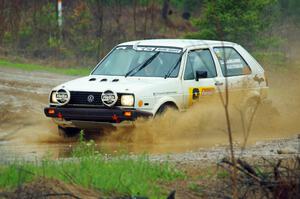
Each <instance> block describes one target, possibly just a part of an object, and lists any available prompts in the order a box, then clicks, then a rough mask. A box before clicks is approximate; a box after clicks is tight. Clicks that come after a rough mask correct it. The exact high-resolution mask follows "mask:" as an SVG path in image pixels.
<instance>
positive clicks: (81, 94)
mask: <svg viewBox="0 0 300 199" xmlns="http://www.w3.org/2000/svg"><path fill="white" fill-rule="evenodd" d="M70 94H71V99H70V102H69V103H68V105H83V106H103V103H102V101H101V94H102V93H101V92H85V91H71V92H70ZM90 95H92V96H94V100H93V101H92V102H89V101H88V96H90ZM117 95H118V101H117V102H116V104H115V106H121V95H122V93H117Z"/></svg>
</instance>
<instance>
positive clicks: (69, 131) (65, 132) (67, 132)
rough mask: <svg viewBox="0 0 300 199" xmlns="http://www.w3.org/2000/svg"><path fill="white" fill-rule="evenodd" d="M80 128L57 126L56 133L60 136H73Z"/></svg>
mask: <svg viewBox="0 0 300 199" xmlns="http://www.w3.org/2000/svg"><path fill="white" fill-rule="evenodd" d="M80 131H81V129H79V128H72V127H67V128H64V127H61V126H58V135H59V136H61V137H65V138H67V137H75V136H77V135H78V134H79V133H80Z"/></svg>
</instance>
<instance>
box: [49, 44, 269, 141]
mask: <svg viewBox="0 0 300 199" xmlns="http://www.w3.org/2000/svg"><path fill="white" fill-rule="evenodd" d="M225 79H227V80H228V88H229V90H230V91H240V90H245V82H247V86H246V89H247V90H249V91H250V92H248V94H247V97H248V98H265V97H266V95H265V93H266V92H262V90H266V88H267V87H268V85H267V81H266V77H265V72H264V70H263V68H262V67H261V66H260V64H259V63H258V62H257V61H256V60H255V59H254V58H253V57H252V56H251V55H250V54H249V53H248V52H247V51H246V50H245V49H244V48H243V47H241V46H240V45H238V44H235V43H232V42H223V41H208V40H184V39H153V40H140V41H131V42H126V43H122V44H119V45H117V46H116V47H115V48H114V49H113V50H112V51H111V52H110V53H109V54H108V55H107V56H106V57H104V58H103V59H102V60H101V61H100V63H99V64H97V66H96V67H95V68H94V70H93V71H92V72H91V74H90V75H89V76H86V77H82V78H79V79H75V80H72V81H69V82H66V83H64V84H61V85H59V86H57V87H55V88H53V89H52V91H51V93H50V97H49V100H50V104H49V107H46V108H45V109H44V112H45V114H46V116H48V117H51V118H53V120H54V122H55V123H56V124H58V128H59V132H60V133H61V134H63V135H64V136H72V135H74V134H77V133H78V132H79V131H80V130H81V129H89V128H101V127H104V126H107V125H110V126H117V125H124V124H128V123H132V121H134V120H135V119H136V118H138V117H153V116H155V115H156V114H159V113H162V112H164V110H166V109H167V108H169V107H172V108H175V109H178V110H179V111H184V110H186V109H187V108H188V107H190V106H191V105H192V104H193V103H194V102H196V101H199V99H201V98H202V97H205V96H209V95H214V94H217V93H218V92H222V91H224V90H225V88H224V87H225ZM249 93H250V94H249Z"/></svg>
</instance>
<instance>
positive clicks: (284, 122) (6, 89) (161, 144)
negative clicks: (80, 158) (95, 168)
mask: <svg viewBox="0 0 300 199" xmlns="http://www.w3.org/2000/svg"><path fill="white" fill-rule="evenodd" d="M299 69H300V68H299V66H296V67H293V68H292V69H289V70H284V69H283V70H276V71H275V70H270V71H269V72H268V77H269V85H270V91H269V99H270V100H271V103H268V104H264V105H261V106H259V108H258V110H257V112H256V114H255V116H254V120H253V124H252V127H251V132H250V134H249V136H248V137H247V136H245V134H244V131H243V126H242V125H241V117H240V112H239V110H238V109H237V108H236V107H231V109H230V115H231V121H232V126H233V136H234V140H235V143H237V144H240V145H243V144H245V143H247V144H248V145H251V144H253V143H255V142H257V141H261V140H271V139H277V138H286V137H290V136H293V135H296V134H298V133H299V132H300V123H299V122H298V120H299V118H300V111H299V110H300V89H299V87H298V85H299V83H300V78H299V74H300V72H299ZM0 73H1V74H2V75H1V76H0V82H1V84H0V162H5V161H8V160H12V159H20V158H21V159H26V160H35V159H39V158H41V157H51V158H59V157H68V156H70V154H71V153H72V150H73V148H74V147H75V146H76V144H77V140H76V139H62V138H60V137H59V136H57V135H56V126H55V125H54V124H53V123H52V122H51V120H49V119H48V118H46V117H45V116H44V114H43V107H44V106H46V104H47V100H48V92H49V90H50V89H51V88H52V87H53V86H55V85H56V84H59V83H61V82H64V81H67V80H69V79H71V77H66V76H57V75H53V74H47V73H37V74H36V73H34V72H31V73H28V72H20V71H17V70H11V69H9V70H8V69H3V68H1V67H0ZM34 76H38V77H39V78H40V80H39V81H36V80H35V79H34ZM53 79H54V80H55V81H53ZM39 82H43V83H39ZM245 137H247V139H245ZM86 138H87V139H94V140H95V142H96V144H97V146H98V147H99V149H101V151H102V152H103V153H109V154H115V153H119V152H122V151H123V152H124V151H126V152H128V153H134V154H139V153H144V152H147V153H151V154H162V153H180V152H188V151H198V150H201V149H203V148H208V147H215V146H220V145H226V144H227V140H228V136H227V134H226V121H225V117H224V110H223V108H222V105H221V103H217V104H214V105H213V106H205V107H203V106H201V105H195V106H194V107H193V108H192V109H191V110H189V111H187V112H184V113H176V112H172V111H169V112H167V114H166V115H164V116H163V117H158V118H155V119H154V120H147V121H145V120H138V121H137V122H136V123H135V128H130V129H128V128H121V129H117V130H114V131H111V132H109V133H107V132H99V133H96V134H93V135H90V136H87V137H86Z"/></svg>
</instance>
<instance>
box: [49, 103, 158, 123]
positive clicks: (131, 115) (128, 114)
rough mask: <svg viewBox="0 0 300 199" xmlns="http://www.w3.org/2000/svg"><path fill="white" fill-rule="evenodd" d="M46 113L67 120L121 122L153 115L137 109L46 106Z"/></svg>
mask: <svg viewBox="0 0 300 199" xmlns="http://www.w3.org/2000/svg"><path fill="white" fill-rule="evenodd" d="M44 112H45V115H46V116H47V117H52V118H61V119H64V120H67V121H70V120H81V121H94V122H109V123H120V122H122V121H134V120H135V119H137V118H138V117H151V116H153V115H152V113H149V112H145V111H139V110H135V109H121V108H73V107H72V108H70V107H46V108H44Z"/></svg>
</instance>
